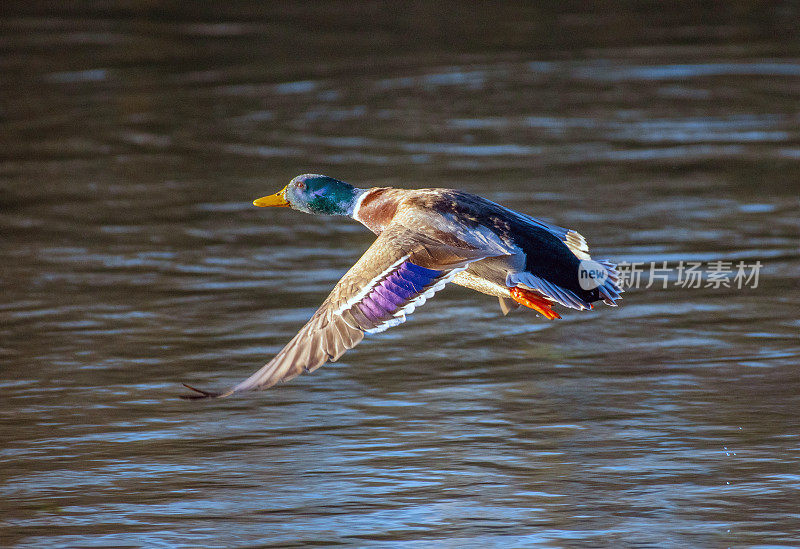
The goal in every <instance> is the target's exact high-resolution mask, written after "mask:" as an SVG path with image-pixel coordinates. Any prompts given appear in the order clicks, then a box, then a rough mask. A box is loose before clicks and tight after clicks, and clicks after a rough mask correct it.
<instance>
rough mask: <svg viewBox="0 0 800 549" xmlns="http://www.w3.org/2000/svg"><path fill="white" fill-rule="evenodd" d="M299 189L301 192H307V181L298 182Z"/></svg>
mask: <svg viewBox="0 0 800 549" xmlns="http://www.w3.org/2000/svg"><path fill="white" fill-rule="evenodd" d="M297 188H298V189H300V190H301V191H304V190H306V182H305V181H298V182H297Z"/></svg>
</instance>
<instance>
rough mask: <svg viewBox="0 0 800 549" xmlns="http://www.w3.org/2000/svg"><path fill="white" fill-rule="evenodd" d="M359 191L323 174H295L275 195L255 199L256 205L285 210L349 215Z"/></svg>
mask: <svg viewBox="0 0 800 549" xmlns="http://www.w3.org/2000/svg"><path fill="white" fill-rule="evenodd" d="M361 192H362V191H361V190H360V189H356V188H355V187H353V186H352V185H350V184H348V183H345V182H344V181H339V180H338V179H334V178H332V177H328V176H326V175H318V174H313V173H307V174H304V175H298V176H297V177H295V178H294V179H292V180H291V181H290V182H289V184H288V185H286V186H285V187H284V188H283V189H282V190H280V191H279V192H277V193H275V194H271V195H269V196H265V197H263V198H259V199H258V200H254V201H253V204H254V205H255V206H260V207H265V206H278V207H288V208H292V209H295V210H300V211H301V212H306V213H310V214H326V215H352V213H353V208H354V207H355V203H356V200H357V199H358V197H359V195H360V194H361Z"/></svg>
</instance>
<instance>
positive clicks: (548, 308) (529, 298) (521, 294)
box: [509, 286, 561, 320]
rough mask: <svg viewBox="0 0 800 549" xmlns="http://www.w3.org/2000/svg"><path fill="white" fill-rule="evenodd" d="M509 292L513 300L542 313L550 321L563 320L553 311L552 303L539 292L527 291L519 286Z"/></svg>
mask: <svg viewBox="0 0 800 549" xmlns="http://www.w3.org/2000/svg"><path fill="white" fill-rule="evenodd" d="M509 292H510V293H511V299H513V300H514V301H516V302H517V303H519V304H521V305H525V306H526V307H529V308H531V309H533V310H534V311H537V312H539V313H541V314H542V315H543V316H544V317H545V318H547V319H549V320H553V319H556V318H561V315H559V314H558V313H557V312H555V311H554V310H553V309H552V305H553V304H552V302H551V301H549V300H547V299H545V298H543V297H542V296H541V295H540V294H538V293H537V292H534V291H531V290H526V289H525V288H520V287H519V286H515V287H514V288H511V289H510V290H509Z"/></svg>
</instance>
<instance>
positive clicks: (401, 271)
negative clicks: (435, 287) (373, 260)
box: [358, 261, 443, 323]
mask: <svg viewBox="0 0 800 549" xmlns="http://www.w3.org/2000/svg"><path fill="white" fill-rule="evenodd" d="M442 273H443V271H436V270H433V269H426V268H425V267H420V266H419V265H414V264H413V263H411V262H410V261H405V262H403V263H401V264H400V267H399V268H398V269H397V270H396V271H394V272H393V273H392V274H390V275H389V276H387V277H386V278H385V279H383V280H382V281H381V282H380V283H378V284H377V285H376V286H375V287H374V288H373V289H372V291H371V292H369V294H367V296H366V297H364V299H362V300H361V302H360V303H359V304H358V308H359V310H360V311H361V312H362V313H363V314H364V316H366V317H367V318H368V319H369V320H370V321H372V322H375V323H379V322H382V321H385V320H388V319H389V318H391V317H393V316H394V314H395V313H396V312H397V311H399V310H400V309H401V308H403V307H404V306H405V305H406V304H408V302H409V301H412V300H413V299H414V298H416V297H417V296H419V295H420V294H421V293H422V292H424V291H425V289H426V288H427V287H428V286H430V285H431V284H433V283H434V281H435V280H436V279H437V278H439V277H441V276H442Z"/></svg>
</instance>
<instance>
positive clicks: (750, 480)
mask: <svg viewBox="0 0 800 549" xmlns="http://www.w3.org/2000/svg"><path fill="white" fill-rule="evenodd" d="M313 6H314V7H312V5H306V4H304V3H289V4H285V5H283V6H282V7H281V8H278V7H269V6H265V5H261V4H252V5H251V4H250V3H246V2H233V3H226V5H225V6H215V8H214V11H211V8H205V7H202V6H199V5H198V6H195V5H192V6H189V5H187V6H172V7H170V6H166V5H165V6H161V5H158V4H149V3H141V5H140V3H137V2H132V3H126V4H120V5H118V6H117V7H115V8H113V9H110V10H109V11H103V12H101V11H100V10H99V8H98V9H95V8H91V7H83V8H80V7H72V8H69V7H56V6H55V4H54V5H52V6H50V7H49V8H44V7H31V6H28V5H27V4H22V3H20V4H15V3H11V4H10V5H9V8H8V16H7V17H4V19H3V20H2V22H0V46H1V47H2V49H0V67H2V71H3V75H4V76H5V77H4V78H3V79H2V81H0V97H2V105H3V106H2V114H1V116H2V118H0V128H2V131H0V204H2V206H1V207H0V234H2V239H0V252H1V253H2V257H3V262H4V266H3V269H2V270H1V271H0V280H1V281H2V288H3V299H2V300H0V307H1V310H0V319H2V321H1V322H0V336H1V337H2V339H0V360H1V361H2V362H1V363H2V367H1V369H0V387H2V395H3V398H2V404H0V433H2V441H3V444H2V448H0V463H1V464H2V466H1V467H0V536H2V544H3V545H6V546H19V547H64V546H80V547H94V546H98V547H100V546H126V547H139V546H141V547H159V546H161V547H197V546H202V547H231V546H275V547H287V546H322V545H354V546H378V547H398V546H408V547H442V546H445V547H512V546H514V547H522V546H658V547H668V546H675V547H687V546H706V547H709V546H710V547H717V546H719V547H743V546H773V547H775V546H786V547H790V546H797V545H798V544H800V537H798V534H797V532H798V531H800V512H799V511H798V505H797V501H798V497H800V467H799V466H798V464H799V463H800V419H798V410H800V370H798V357H799V356H800V342H799V341H798V336H797V333H798V329H800V320H798V314H797V311H798V307H799V306H800V294H799V293H798V283H797V276H798V273H800V248H799V247H798V244H799V243H800V228H799V224H798V213H799V212H800V208H799V206H800V203H799V202H798V194H799V193H798V191H800V184H799V183H798V181H800V110H798V105H800V61H798V59H800V57H799V56H800V49H798V47H797V40H796V38H797V34H796V29H793V28H792V25H791V24H790V23H789V22H791V21H796V17H797V15H798V14H797V13H795V12H794V11H793V10H792V9H790V8H782V9H777V8H776V9H772V8H770V9H765V8H763V7H757V8H756V7H754V8H752V9H750V8H749V4H748V3H741V4H737V6H739V7H738V8H737V10H733V12H732V13H730V14H720V13H714V12H710V13H707V12H703V11H701V10H700V8H691V9H689V8H681V10H676V11H675V12H672V11H664V12H648V11H647V10H646V9H645V8H641V9H642V11H640V12H632V11H630V10H629V9H616V8H613V7H611V8H609V9H607V10H603V11H602V12H601V11H597V12H581V11H579V10H577V8H574V7H572V8H570V7H569V6H568V7H565V8H562V9H560V10H557V11H552V10H547V9H544V8H532V7H529V6H525V5H516V4H513V3H508V4H504V5H503V6H502V7H499V8H497V10H496V11H493V13H492V14H491V16H492V17H494V18H495V19H496V22H495V23H494V24H493V25H487V24H485V21H486V19H487V17H489V14H486V13H481V12H479V10H477V8H462V7H455V6H451V5H449V4H443V5H441V6H439V7H436V8H434V7H424V6H419V5H416V4H411V5H409V7H408V10H407V13H398V12H397V11H395V12H387V10H386V9H384V8H385V6H381V5H380V4H378V5H376V7H372V8H363V9H362V11H359V9H357V8H353V7H343V6H340V5H334V4H331V5H324V6H321V5H319V4H314V5H313ZM206 10H208V11H206ZM363 10H366V12H367V13H366V14H365V13H364V11H363ZM404 11H405V10H404ZM365 21H369V22H370V24H369V25H367V24H366V23H365ZM303 172H321V173H326V174H329V175H333V176H336V177H339V178H341V179H345V180H348V181H351V182H352V183H354V184H356V185H358V186H362V187H369V186H381V185H392V186H399V187H408V188H413V187H455V188H461V189H465V190H467V191H470V192H475V193H479V194H481V195H483V196H486V197H488V198H490V199H492V200H496V201H499V202H502V203H503V204H506V205H508V206H510V207H513V208H515V209H517V210H520V211H523V212H526V213H530V214H534V215H537V216H540V217H542V218H544V219H547V220H549V221H553V222H555V223H558V224H560V225H564V226H568V227H573V228H576V229H578V230H580V231H581V233H583V234H584V235H586V236H587V238H588V239H589V242H590V245H591V246H592V251H593V254H594V256H595V257H600V258H605V257H608V258H613V259H615V260H617V261H626V262H646V263H648V264H649V262H653V261H655V262H657V263H658V264H659V265H661V262H663V261H667V262H668V265H670V266H674V265H676V264H677V263H678V262H680V261H698V262H702V263H703V264H704V265H707V264H708V262H712V261H717V260H722V261H730V262H732V263H734V264H735V263H736V262H739V261H743V262H746V263H754V262H756V261H761V262H762V264H763V268H762V270H761V271H760V280H759V284H758V287H756V288H753V287H745V288H742V289H738V288H736V287H735V286H734V287H730V288H725V287H721V288H713V287H701V288H682V287H679V286H677V285H676V282H677V280H676V278H675V275H671V276H672V278H670V279H669V281H668V284H667V288H666V289H664V288H662V287H661V286H662V284H661V283H658V284H653V285H651V287H650V288H646V287H644V286H645V285H646V284H643V285H642V287H641V288H638V289H636V288H631V289H630V290H629V291H628V293H626V294H625V298H624V300H623V301H622V306H621V307H619V308H617V309H612V308H608V307H604V306H601V307H598V308H596V309H595V310H594V311H592V312H584V313H579V312H577V311H567V312H564V314H563V316H564V318H563V320H560V321H557V322H547V321H545V320H543V319H541V318H539V317H537V316H536V315H535V314H533V313H532V312H520V313H517V314H513V315H509V316H508V317H503V316H502V314H501V313H500V310H499V307H498V306H497V302H496V300H494V299H493V298H488V297H486V296H481V295H478V294H474V293H471V292H469V291H467V290H464V289H461V288H447V289H446V290H444V291H442V292H441V293H440V294H437V296H436V299H434V300H432V301H431V302H430V303H429V304H427V305H426V306H425V307H423V308H421V309H420V310H419V311H418V312H417V313H415V315H414V317H413V318H412V319H411V321H410V322H408V323H406V324H404V325H403V326H400V327H398V328H395V329H393V330H391V331H389V332H387V333H385V334H383V335H380V336H374V337H370V338H368V339H367V340H366V341H365V342H364V343H363V344H362V345H361V346H359V347H358V348H357V349H356V350H354V351H352V352H350V353H348V354H347V355H345V356H344V357H343V358H342V360H341V361H340V362H339V363H337V364H334V365H329V366H326V367H324V368H322V369H320V370H319V371H317V372H315V373H314V374H313V375H310V376H304V377H301V378H298V379H296V380H294V381H292V382H291V383H289V384H286V385H283V386H281V387H278V388H276V389H273V390H270V391H268V392H264V393H256V394H252V395H244V396H241V397H237V398H233V399H229V400H224V401H215V402H185V401H181V400H179V399H177V398H176V395H177V394H180V393H181V388H180V385H179V383H180V382H181V381H187V382H191V383H193V384H197V385H199V386H203V387H205V386H207V387H220V388H221V387H226V386H228V385H229V384H231V383H234V382H237V381H239V380H240V379H242V378H244V377H245V376H246V375H249V374H250V373H251V372H252V371H254V370H255V369H256V368H258V367H260V366H261V365H262V364H263V363H264V362H265V361H266V360H267V359H269V358H270V357H271V356H272V355H273V354H274V353H275V352H277V351H278V350H279V349H280V348H281V346H282V345H283V344H284V343H285V342H287V341H288V340H289V339H290V338H291V337H292V336H293V335H294V334H295V333H296V331H297V330H298V328H299V327H300V326H301V325H302V324H303V323H304V322H305V321H306V319H307V318H308V317H309V316H310V315H311V314H312V313H313V311H314V310H315V308H316V307H317V306H318V305H319V303H321V302H322V300H323V299H324V298H325V296H326V295H327V292H328V291H329V289H330V288H331V287H332V286H333V284H335V282H336V281H337V280H338V278H339V277H340V276H341V275H342V274H343V273H344V272H345V271H346V270H347V269H348V268H349V266H350V265H352V264H353V262H354V261H355V260H356V259H357V258H358V257H359V256H360V254H361V253H362V252H363V250H365V249H366V248H367V247H368V246H369V244H370V243H371V241H372V239H373V237H372V235H371V234H370V233H369V232H368V231H366V229H364V228H363V227H360V226H358V225H357V224H355V223H353V222H352V221H350V220H347V219H341V218H313V217H310V216H305V215H303V214H300V213H298V212H292V211H284V210H280V211H265V210H260V209H257V208H253V207H252V206H251V204H250V201H251V200H252V199H253V198H256V197H258V196H262V195H264V194H267V193H271V192H274V191H275V190H277V189H279V188H281V187H282V186H283V185H284V184H285V183H286V181H288V179H289V178H291V177H292V176H294V175H297V174H299V173H303ZM646 281H647V279H646V278H645V282H646Z"/></svg>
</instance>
